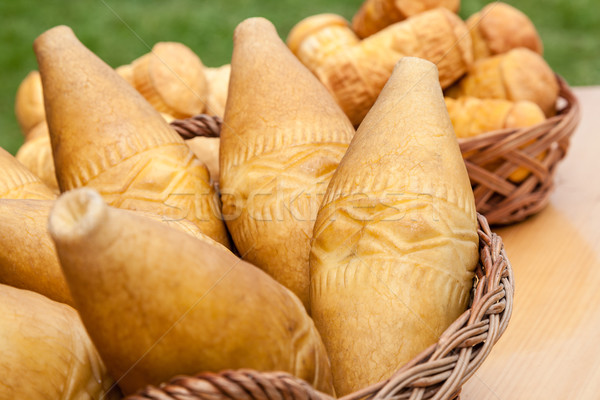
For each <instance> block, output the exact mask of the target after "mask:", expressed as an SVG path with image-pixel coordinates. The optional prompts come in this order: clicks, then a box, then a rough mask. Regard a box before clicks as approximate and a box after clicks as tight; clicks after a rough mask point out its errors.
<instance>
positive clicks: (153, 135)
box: [34, 26, 228, 244]
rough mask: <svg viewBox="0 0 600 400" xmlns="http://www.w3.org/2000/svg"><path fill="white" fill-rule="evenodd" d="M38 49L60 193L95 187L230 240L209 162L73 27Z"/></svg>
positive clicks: (111, 199)
mask: <svg viewBox="0 0 600 400" xmlns="http://www.w3.org/2000/svg"><path fill="white" fill-rule="evenodd" d="M34 49H35V52H36V56H37V58H38V63H39V66H40V73H41V75H42V84H43V87H44V101H45V104H46V115H47V119H48V127H49V129H50V140H51V142H52V149H53V155H54V164H55V167H56V176H57V179H58V184H59V186H60V189H61V191H66V190H70V189H73V188H77V187H80V186H89V187H93V188H95V189H97V190H98V191H99V192H100V193H101V194H102V196H103V197H104V199H105V200H106V201H107V202H108V203H109V204H110V205H113V206H116V207H120V208H126V209H132V210H143V211H149V212H153V213H156V214H160V215H165V216H167V217H169V218H173V219H178V218H185V219H189V220H190V221H192V222H194V223H195V224H197V225H198V227H199V228H200V229H201V230H202V231H203V232H204V233H206V234H207V235H209V236H210V237H212V238H213V239H215V240H217V241H219V242H221V243H224V244H228V238H227V234H226V231H225V225H224V224H223V222H222V220H221V215H220V210H219V200H218V198H217V195H216V193H215V191H214V189H213V187H212V186H211V185H210V178H209V176H208V171H207V169H206V167H205V166H204V165H202V163H201V162H200V161H199V160H198V159H197V158H196V157H195V156H194V155H193V153H192V151H191V150H190V149H189V147H187V146H186V145H185V143H184V142H183V140H182V139H181V138H180V137H179V135H177V133H175V131H174V130H173V129H172V128H171V127H169V125H168V124H167V122H166V121H165V120H164V119H163V118H162V117H161V116H160V114H159V113H158V112H156V111H155V110H154V109H153V108H152V106H150V104H148V102H146V101H145V100H144V99H143V98H142V96H141V95H140V94H139V93H137V92H136V91H135V89H133V88H132V87H131V86H130V85H129V84H127V82H125V80H123V79H122V78H121V77H119V75H118V74H117V73H116V72H115V71H114V70H113V69H112V68H110V67H109V66H108V65H106V64H105V63H104V62H103V61H102V60H100V59H99V58H98V57H96V55H94V54H93V53H91V52H90V51H89V50H88V49H87V48H85V47H84V46H83V45H82V44H81V43H80V42H79V41H78V40H77V38H76V37H75V35H74V34H73V32H72V31H71V29H69V28H68V27H65V26H60V27H56V28H53V29H51V30H49V31H47V32H45V33H44V34H42V35H41V36H40V37H38V38H37V39H36V40H35V43H34Z"/></svg>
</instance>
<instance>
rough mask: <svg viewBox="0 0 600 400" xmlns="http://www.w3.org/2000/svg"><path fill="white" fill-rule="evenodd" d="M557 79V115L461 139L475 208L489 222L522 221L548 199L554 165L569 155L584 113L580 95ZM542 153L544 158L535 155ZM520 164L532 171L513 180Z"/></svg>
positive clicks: (543, 205)
mask: <svg viewBox="0 0 600 400" xmlns="http://www.w3.org/2000/svg"><path fill="white" fill-rule="evenodd" d="M556 78H557V80H558V83H559V86H560V94H559V96H560V98H561V99H560V100H559V108H558V110H557V114H556V115H555V116H554V117H551V118H548V119H547V120H545V121H544V122H542V123H539V124H537V125H534V126H531V127H527V128H519V129H504V130H499V131H493V132H487V133H484V134H482V135H479V136H475V137H472V138H466V139H459V140H458V142H459V145H460V149H461V151H462V153H463V157H464V158H465V164H466V166H467V171H468V172H469V177H470V178H471V185H472V186H473V193H474V195H475V205H476V207H477V211H479V212H480V213H482V214H483V215H485V216H486V218H487V220H488V222H489V223H490V224H510V223H513V222H518V221H521V220H523V219H525V218H526V217H528V216H530V215H532V214H535V213H537V212H539V211H541V210H542V209H543V208H544V207H545V206H546V205H547V204H548V200H549V198H550V194H551V192H552V189H553V187H554V174H555V172H556V166H557V164H558V163H559V162H560V161H561V160H562V159H563V158H564V157H565V155H566V154H567V150H568V148H569V140H570V138H571V135H572V134H573V132H574V131H575V128H576V127H577V124H578V123H579V120H580V118H581V113H580V106H579V102H578V101H577V98H576V97H575V95H574V94H573V92H572V91H571V89H570V88H569V86H568V85H567V83H566V82H565V81H564V79H562V78H561V77H560V76H558V75H557V77H556ZM561 103H562V104H561ZM544 152H546V155H545V156H544V157H543V159H542V160H541V161H540V160H539V159H537V158H536V156H537V155H538V154H543V153H544ZM490 163H492V164H493V165H494V168H493V170H492V169H491V168H490V167H489V164H490ZM485 165H488V167H487V168H486V167H484V166H485ZM518 168H520V169H521V170H522V171H523V170H526V171H527V172H530V174H529V176H528V177H527V178H526V179H524V180H523V181H521V182H518V183H515V182H512V181H511V180H510V179H509V178H508V177H509V176H510V175H511V174H512V173H513V172H514V171H515V170H516V169H518Z"/></svg>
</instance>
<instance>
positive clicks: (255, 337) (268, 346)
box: [49, 188, 331, 393]
mask: <svg viewBox="0 0 600 400" xmlns="http://www.w3.org/2000/svg"><path fill="white" fill-rule="evenodd" d="M49 230H50V234H51V235H52V237H53V239H54V241H55V243H56V249H57V251H58V255H59V258H60V262H61V265H62V268H63V271H64V273H65V277H66V278H67V282H68V284H69V288H70V289H71V293H72V294H73V298H74V299H75V304H76V305H77V310H78V311H79V313H80V315H81V318H82V320H83V322H84V324H85V326H86V328H87V329H88V332H90V335H91V337H92V340H93V341H94V343H95V344H96V347H97V348H98V351H99V353H100V354H101V356H102V359H103V360H104V361H105V363H106V365H107V368H108V369H109V371H110V372H111V373H112V375H113V377H114V378H115V379H119V385H120V386H121V388H122V389H123V391H124V392H125V393H131V392H133V391H135V390H137V389H139V388H141V387H143V386H144V385H146V384H158V383H160V382H163V381H166V380H168V379H170V378H172V377H173V376H175V375H178V374H195V373H198V372H200V371H219V370H223V369H229V368H233V369H237V368H252V369H257V370H263V371H265V370H266V371H279V370H280V371H287V372H290V373H293V374H295V375H296V376H298V377H300V378H302V379H304V380H306V381H308V382H309V383H311V384H312V385H314V387H316V388H317V389H319V390H321V391H326V392H331V373H330V368H329V362H328V360H327V355H326V354H325V350H324V347H323V343H322V342H321V339H320V337H319V334H318V333H317V331H316V329H315V327H314V324H313V322H312V320H311V319H310V317H308V315H307V314H306V312H305V310H304V308H303V307H302V304H301V303H300V301H299V300H298V299H297V298H296V297H295V296H294V295H293V294H292V293H291V292H290V291H289V290H287V289H285V288H284V287H283V286H281V285H280V284H279V283H277V282H276V281H275V280H273V279H272V278H270V277H269V276H268V275H266V274H265V273H264V272H262V271H261V270H259V269H258V268H256V267H254V266H252V265H250V264H248V263H246V262H244V261H242V260H240V259H238V258H237V257H236V256H234V255H233V254H232V253H231V252H230V251H229V250H227V249H225V248H224V247H223V246H221V245H219V244H217V243H215V242H214V241H212V240H210V239H208V238H207V239H206V240H204V241H201V240H197V239H195V238H192V237H190V236H189V235H186V234H183V233H181V232H178V231H176V230H173V229H169V228H167V227H165V226H164V225H161V224H159V223H157V222H155V221H151V220H148V219H146V218H142V217H139V216H136V215H134V214H132V213H128V212H126V211H124V210H119V209H116V208H112V207H108V206H107V205H106V204H105V203H104V202H103V200H102V198H101V197H100V196H99V195H98V194H97V193H96V192H94V191H93V190H91V189H86V188H83V189H78V190H74V191H71V192H69V193H66V194H64V195H62V196H61V197H60V198H59V199H58V200H57V201H56V205H55V207H54V209H53V210H52V213H51V215H50V220H49Z"/></svg>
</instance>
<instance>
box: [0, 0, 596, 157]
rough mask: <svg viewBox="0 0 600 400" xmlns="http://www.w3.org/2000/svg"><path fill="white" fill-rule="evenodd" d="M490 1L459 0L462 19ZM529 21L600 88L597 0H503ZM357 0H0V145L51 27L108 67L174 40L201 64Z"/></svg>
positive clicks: (564, 61)
mask: <svg viewBox="0 0 600 400" xmlns="http://www.w3.org/2000/svg"><path fill="white" fill-rule="evenodd" d="M489 2H490V1H486V0H463V2H462V6H461V12H460V14H461V16H462V17H463V18H466V17H468V16H469V15H471V14H472V13H474V12H475V11H477V10H479V9H480V8H481V7H483V6H484V5H485V4H487V3H489ZM507 2H508V3H510V4H512V5H514V6H516V7H517V8H519V9H521V10H522V11H524V12H525V13H526V14H528V15H529V16H530V18H531V19H532V20H533V22H534V23H535V25H536V26H537V28H538V30H539V31H540V34H541V36H542V39H543V41H544V45H545V58H546V60H547V61H548V62H549V64H550V65H551V66H552V68H553V69H554V70H555V71H557V72H558V73H559V74H561V75H562V76H564V77H565V78H566V79H567V81H568V82H569V83H570V84H571V85H597V84H600V24H598V23H597V21H600V6H599V5H598V0H544V1H538V0H521V1H516V0H509V1H507ZM361 3H362V0H223V1H216V0H213V1H198V0H196V1H193V0H173V1H162V0H127V1H117V0H80V1H69V0H46V1H41V0H37V1H34V0H0V20H1V21H2V28H0V43H1V49H0V72H1V73H0V147H3V148H5V149H7V150H8V151H10V152H12V153H15V152H16V150H17V149H18V147H19V146H20V145H21V143H22V141H23V137H22V135H21V133H20V130H19V127H18V125H17V122H16V119H15V117H14V97H15V93H16V90H17V87H18V85H19V83H20V82H21V80H22V79H23V78H24V77H25V76H26V75H27V73H28V72H29V71H30V70H32V69H36V68H37V66H36V61H35V56H34V54H33V51H32V43H33V40H34V39H35V37H36V36H38V35H39V34H40V33H42V32H43V31H45V30H46V29H48V28H51V27H53V26H55V25H60V24H65V25H69V26H71V27H72V28H73V30H74V31H75V34H76V35H77V36H78V37H79V39H80V40H81V41H82V42H83V43H84V44H85V45H86V46H87V47H89V48H90V49H91V50H92V51H94V52H95V53H96V54H98V55H99V56H100V57H101V58H102V59H104V60H105V61H106V62H107V63H108V64H110V65H112V66H114V67H116V66H119V65H122V64H127V63H129V62H130V61H132V60H133V59H135V58H137V57H139V56H140V55H142V54H144V53H146V52H148V51H149V49H150V47H151V46H152V45H153V44H154V43H155V42H158V41H179V42H182V43H184V44H186V45H187V46H189V47H190V48H192V50H194V51H195V52H196V53H197V54H198V55H199V56H200V58H201V59H202V60H203V62H204V64H206V65H208V66H218V65H221V64H224V63H227V62H228V60H229V58H230V56H231V49H232V43H231V38H232V32H233V29H234V28H235V26H236V25H237V24H238V23H239V22H240V21H242V20H243V19H245V18H247V17H251V16H263V17H265V18H268V19H270V20H271V21H273V23H274V24H275V26H276V27H277V29H278V31H279V34H280V35H281V36H282V37H284V38H285V36H286V35H287V33H288V32H289V30H290V29H291V27H292V26H294V24H295V23H296V22H298V21H299V20H300V19H302V18H304V17H306V16H309V15H312V14H317V13H322V12H333V13H338V14H341V15H343V16H345V17H346V18H351V17H352V15H353V14H354V12H355V11H356V10H357V9H358V7H359V6H360V4H361Z"/></svg>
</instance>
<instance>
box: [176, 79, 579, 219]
mask: <svg viewBox="0 0 600 400" xmlns="http://www.w3.org/2000/svg"><path fill="white" fill-rule="evenodd" d="M556 78H557V80H558V82H559V86H560V93H559V95H560V101H559V108H558V110H557V114H556V115H555V116H554V117H552V118H549V119H547V120H545V121H544V122H542V123H540V124H537V125H534V126H531V127H527V128H519V129H503V130H498V131H493V132H487V133H484V134H482V135H478V136H475V137H471V138H465V139H459V140H458V142H459V145H460V149H461V151H462V153H463V157H464V159H465V164H466V166H467V171H468V172H469V178H470V179H471V185H472V186H473V193H474V195H475V205H476V206H477V211H478V212H480V213H481V214H483V215H485V217H486V218H487V220H488V222H489V223H490V224H492V225H494V224H510V223H514V222H518V221H521V220H523V219H525V218H526V217H528V216H530V215H532V214H535V213H537V212H539V211H541V210H542V209H543V208H544V207H545V206H546V205H547V204H548V200H549V198H550V194H551V192H552V189H553V187H554V174H555V172H556V166H557V164H558V163H559V162H560V161H561V160H562V159H563V158H564V157H565V155H566V154H567V150H568V148H569V140H570V138H571V135H572V134H573V132H574V131H575V128H576V127H577V124H578V123H579V120H580V119H581V112H580V106H579V101H578V100H577V98H576V97H575V95H574V94H573V92H572V91H571V89H570V88H569V86H568V85H567V83H566V82H565V81H564V79H562V78H561V77H560V76H558V75H557V77H556ZM561 103H562V104H561ZM221 123H222V121H221V119H220V118H218V117H210V116H207V115H198V116H196V117H193V118H189V119H186V120H175V121H173V122H171V125H172V126H173V127H174V128H175V129H176V130H177V132H179V134H180V135H181V136H182V137H183V138H184V139H190V138H193V137H195V136H208V137H218V136H219V133H220V130H221ZM544 152H545V156H544V158H543V159H542V160H541V161H540V160H539V159H537V158H536V156H537V155H538V154H542V153H544ZM490 164H493V165H494V168H493V169H492V168H490V167H489V165H490ZM517 169H521V170H523V169H524V170H526V171H527V172H529V176H528V177H527V178H526V179H524V180H523V181H521V182H518V183H515V182H512V181H511V180H510V179H509V176H510V175H511V174H512V173H513V172H514V171H515V170H517Z"/></svg>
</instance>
